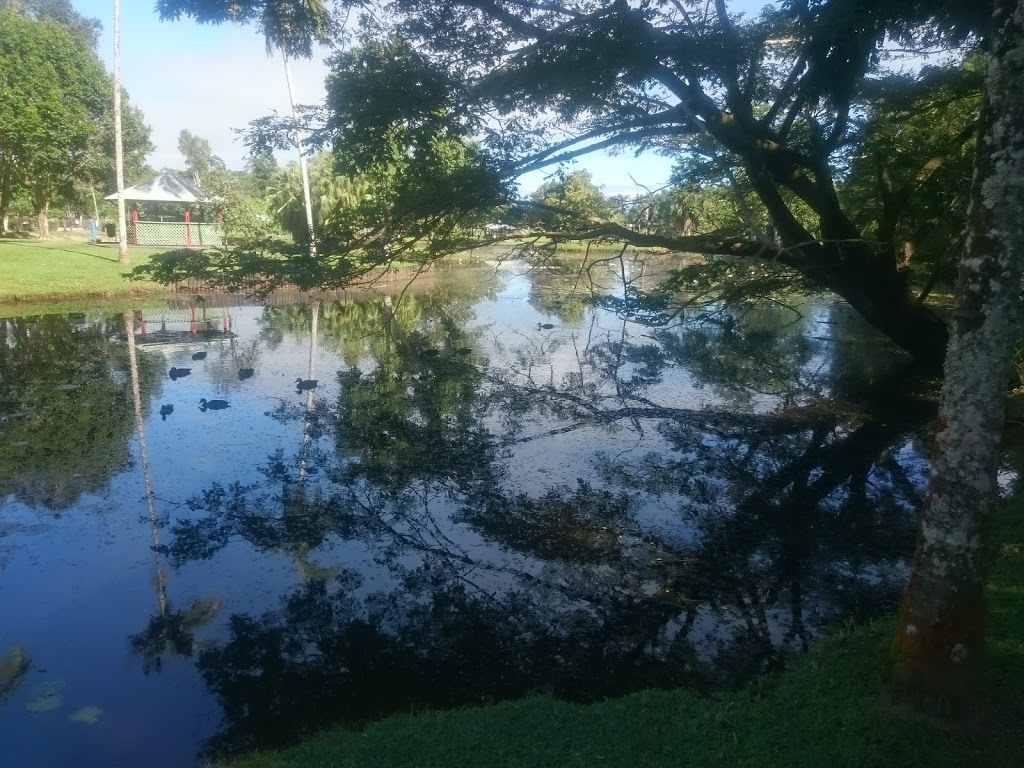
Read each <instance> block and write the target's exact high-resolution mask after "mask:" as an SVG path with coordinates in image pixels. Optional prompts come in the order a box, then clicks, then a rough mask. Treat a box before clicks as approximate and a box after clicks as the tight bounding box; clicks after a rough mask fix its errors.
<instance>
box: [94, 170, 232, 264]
mask: <svg viewBox="0 0 1024 768" xmlns="http://www.w3.org/2000/svg"><path fill="white" fill-rule="evenodd" d="M124 198H125V200H127V201H128V202H130V203H132V206H131V221H129V222H127V225H128V242H129V243H130V244H131V245H178V246H184V247H185V248H193V247H198V248H214V247H218V246H220V245H222V244H223V239H222V237H221V233H220V231H219V228H218V227H217V225H216V224H211V223H206V222H201V221H200V222H195V221H192V206H194V205H202V204H203V203H208V202H210V200H211V199H210V197H209V196H208V195H207V194H206V193H204V192H203V191H202V190H201V189H199V187H197V186H196V185H195V184H193V183H192V182H190V181H186V180H185V179H182V178H180V177H178V176H175V175H173V174H170V173H161V174H160V175H158V176H154V177H153V178H151V179H147V180H146V181H143V182H142V183H140V184H136V185H135V186H132V187H128V188H127V189H125V191H124ZM105 199H106V200H117V193H116V192H115V193H114V194H112V195H107V196H106V198H105ZM139 203H178V204H180V205H182V206H183V208H184V215H183V220H182V221H143V220H140V219H139V206H138V204H139Z"/></svg>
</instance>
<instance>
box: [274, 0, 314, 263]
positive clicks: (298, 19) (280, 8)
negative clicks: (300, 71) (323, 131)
mask: <svg viewBox="0 0 1024 768" xmlns="http://www.w3.org/2000/svg"><path fill="white" fill-rule="evenodd" d="M262 26H263V35H264V37H265V38H266V42H267V55H273V53H274V50H275V49H276V50H279V51H280V52H281V61H282V63H283V64H284V76H285V81H286V82H287V84H288V103H289V104H290V105H291V109H292V121H293V123H294V136H295V148H296V150H297V151H298V153H299V171H300V173H301V174H302V202H303V205H304V206H305V209H306V227H307V228H308V230H309V255H310V256H312V257H314V258H316V226H315V224H314V219H313V197H312V194H311V193H310V188H309V168H308V166H307V163H306V155H305V153H304V152H303V149H302V134H301V131H300V129H299V113H298V110H297V109H296V104H295V87H294V85H293V84H292V70H291V65H290V63H289V60H290V59H289V57H290V54H291V53H292V52H297V53H299V54H300V55H305V56H309V55H311V54H312V47H313V43H314V42H318V41H324V40H326V39H327V38H328V37H329V35H330V12H329V11H328V9H327V3H326V2H324V0H299V2H288V3H280V2H277V3H275V2H270V3H267V4H266V6H265V7H264V10H263V19H262Z"/></svg>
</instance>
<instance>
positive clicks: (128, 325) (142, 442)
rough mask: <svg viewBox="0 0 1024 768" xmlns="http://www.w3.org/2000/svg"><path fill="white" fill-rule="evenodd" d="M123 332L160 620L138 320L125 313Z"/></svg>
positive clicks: (162, 588)
mask: <svg viewBox="0 0 1024 768" xmlns="http://www.w3.org/2000/svg"><path fill="white" fill-rule="evenodd" d="M124 330H125V333H126V334H127V336H128V365H129V368H130V369H131V377H132V403H133V405H134V406H135V431H136V432H138V434H139V463H140V464H141V465H142V481H143V484H144V486H145V489H146V511H147V513H148V514H149V527H150V531H151V533H152V537H153V558H154V566H155V568H156V582H155V586H156V596H157V601H158V602H159V604H160V616H161V618H164V619H166V618H167V578H166V576H165V575H164V570H163V566H162V563H161V560H160V552H159V551H158V549H157V548H158V547H159V546H160V534H159V532H158V531H157V525H156V504H155V502H154V498H153V476H152V474H151V472H150V469H149V452H148V451H147V450H146V430H145V428H144V427H143V424H142V394H141V391H140V389H139V363H138V357H137V356H136V354H135V316H134V313H132V312H125V313H124Z"/></svg>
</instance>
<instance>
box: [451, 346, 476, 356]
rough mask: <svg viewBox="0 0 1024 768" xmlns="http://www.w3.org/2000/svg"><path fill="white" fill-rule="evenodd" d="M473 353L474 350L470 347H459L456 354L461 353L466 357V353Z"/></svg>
mask: <svg viewBox="0 0 1024 768" xmlns="http://www.w3.org/2000/svg"><path fill="white" fill-rule="evenodd" d="M472 353H473V350H472V349H470V348H469V347H459V348H458V349H456V350H455V354H456V355H461V356H462V357H465V356H466V355H471V354H472Z"/></svg>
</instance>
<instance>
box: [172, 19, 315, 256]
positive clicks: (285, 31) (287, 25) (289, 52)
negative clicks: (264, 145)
mask: <svg viewBox="0 0 1024 768" xmlns="http://www.w3.org/2000/svg"><path fill="white" fill-rule="evenodd" d="M157 11H158V12H159V13H160V17H161V18H163V19H178V18H180V17H181V16H190V17H192V18H194V19H196V20H197V21H200V22H208V23H214V24H220V23H221V22H224V21H232V22H235V23H240V24H246V23H249V22H252V21H256V22H258V23H259V25H260V28H261V29H262V31H263V36H264V38H265V39H266V42H267V54H268V55H273V54H274V52H275V51H280V52H281V59H282V60H283V62H284V74H285V79H286V80H287V82H288V100H289V102H290V103H291V108H292V120H293V122H294V128H295V145H296V148H297V149H298V152H299V167H300V169H301V173H302V181H303V202H304V204H305V208H306V226H307V228H308V229H309V253H310V255H311V256H314V257H315V256H316V236H315V234H316V233H315V225H314V219H313V200H312V196H311V194H310V191H309V171H308V169H307V168H306V158H305V156H304V154H303V151H302V136H301V132H300V129H299V116H298V110H297V109H296V105H295V89H294V87H293V85H292V73H291V67H290V65H289V62H290V60H291V59H292V58H294V57H296V56H299V57H301V58H309V57H310V56H312V55H313V46H314V45H315V44H316V43H323V42H327V41H328V40H329V39H330V37H331V34H332V33H333V31H334V27H333V24H332V19H331V13H330V11H329V10H328V8H327V2H326V0H238V2H232V3H225V2H220V1H219V0H218V2H195V1H194V0H157Z"/></svg>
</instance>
